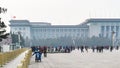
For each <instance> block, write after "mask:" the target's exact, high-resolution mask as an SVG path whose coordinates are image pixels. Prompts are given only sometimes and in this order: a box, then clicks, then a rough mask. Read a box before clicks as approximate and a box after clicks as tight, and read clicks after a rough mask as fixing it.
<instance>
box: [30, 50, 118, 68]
mask: <svg viewBox="0 0 120 68" xmlns="http://www.w3.org/2000/svg"><path fill="white" fill-rule="evenodd" d="M34 58H35V57H34V56H32V58H31V62H30V65H29V68H120V50H114V51H113V52H110V51H106V50H105V51H104V52H103V53H93V52H92V51H91V50H89V52H88V53H87V52H84V53H81V52H80V51H78V50H74V51H72V52H71V53H54V54H48V57H46V58H44V57H42V62H35V61H34Z"/></svg>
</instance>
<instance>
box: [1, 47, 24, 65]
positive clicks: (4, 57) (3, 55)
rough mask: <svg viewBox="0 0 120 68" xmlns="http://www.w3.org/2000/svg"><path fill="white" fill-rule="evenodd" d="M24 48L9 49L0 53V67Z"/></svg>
mask: <svg viewBox="0 0 120 68" xmlns="http://www.w3.org/2000/svg"><path fill="white" fill-rule="evenodd" d="M25 50H26V48H22V49H17V50H14V51H10V52H5V53H0V67H2V66H3V65H5V64H6V63H8V62H9V61H11V60H13V59H14V58H16V57H17V56H18V55H19V54H21V53H22V52H24V51H25Z"/></svg>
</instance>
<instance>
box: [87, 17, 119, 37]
mask: <svg viewBox="0 0 120 68" xmlns="http://www.w3.org/2000/svg"><path fill="white" fill-rule="evenodd" d="M86 23H87V24H88V25H89V34H90V35H89V36H90V37H92V36H97V37H106V38H111V36H112V32H115V38H116V39H120V19H88V20H86Z"/></svg>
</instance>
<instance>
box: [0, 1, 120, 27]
mask: <svg viewBox="0 0 120 68" xmlns="http://www.w3.org/2000/svg"><path fill="white" fill-rule="evenodd" d="M0 6H2V7H6V8H7V9H8V12H7V13H6V14H4V17H5V18H4V19H5V20H6V21H8V20H10V19H12V17H13V16H16V19H28V20H30V21H43V22H50V23H52V24H54V25H73V24H74V25H77V24H80V23H82V22H84V21H85V20H86V19H88V18H96V17H97V18H119V17H120V7H119V6H120V0H0ZM2 16H3V15H2Z"/></svg>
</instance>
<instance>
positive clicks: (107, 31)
mask: <svg viewBox="0 0 120 68" xmlns="http://www.w3.org/2000/svg"><path fill="white" fill-rule="evenodd" d="M109 29H110V28H109V26H106V38H108V35H109Z"/></svg>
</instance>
